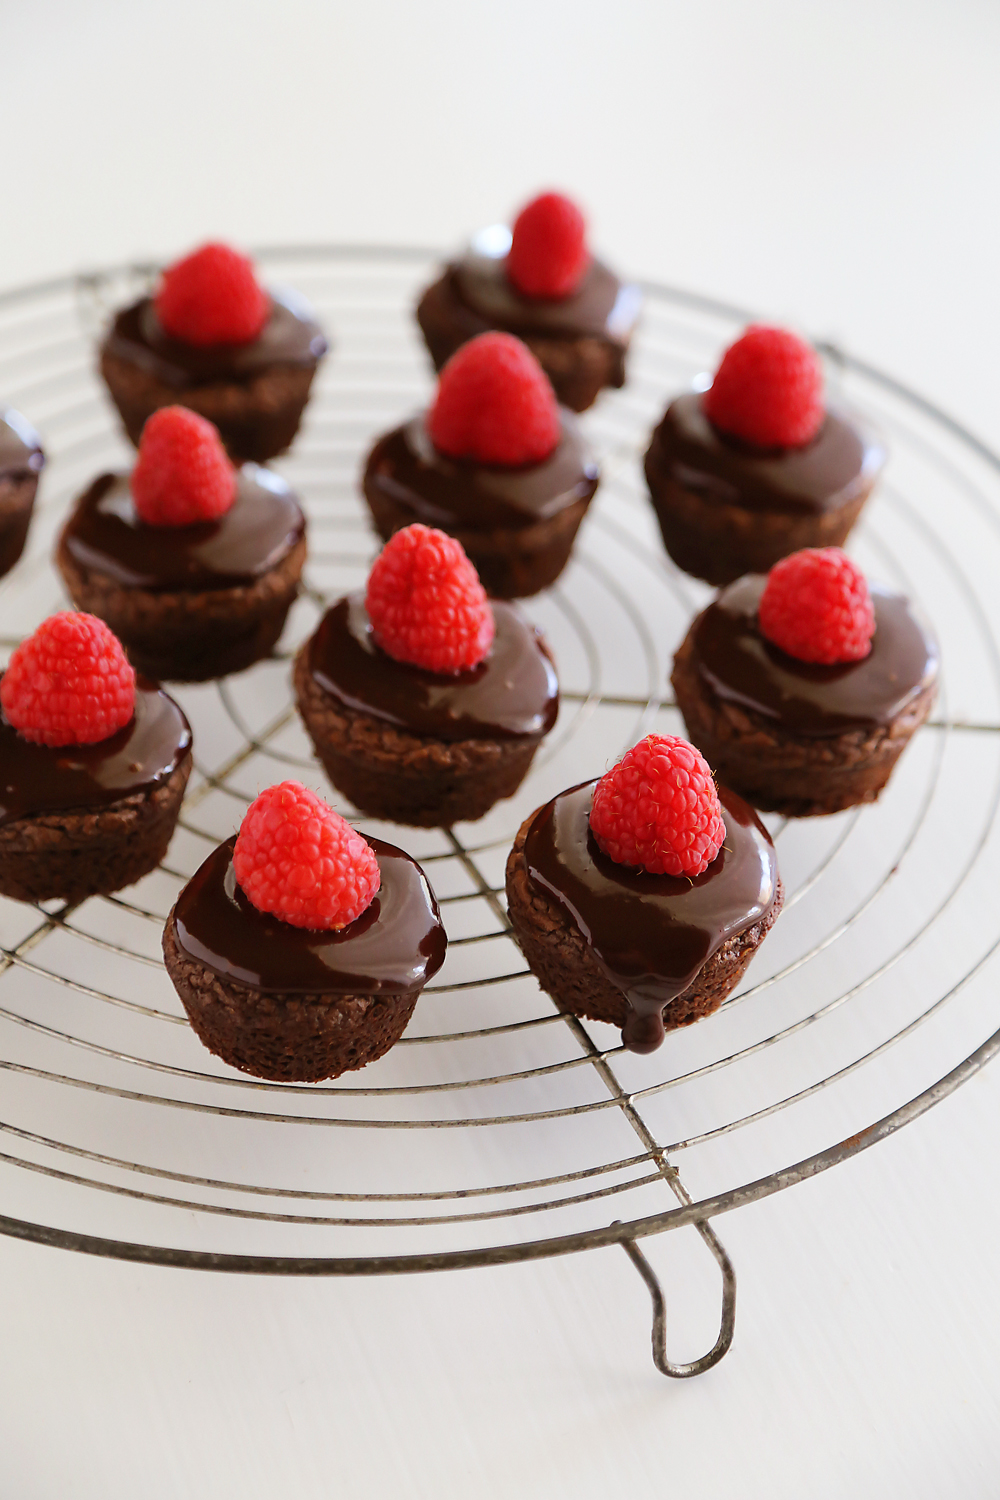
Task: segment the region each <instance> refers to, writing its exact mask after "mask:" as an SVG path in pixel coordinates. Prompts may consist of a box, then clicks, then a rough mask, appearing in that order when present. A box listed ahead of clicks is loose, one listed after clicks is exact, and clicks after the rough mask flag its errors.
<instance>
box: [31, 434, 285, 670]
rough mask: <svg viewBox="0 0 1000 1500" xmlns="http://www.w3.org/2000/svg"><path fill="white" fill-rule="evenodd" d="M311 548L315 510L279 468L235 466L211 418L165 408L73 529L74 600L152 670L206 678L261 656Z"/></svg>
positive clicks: (68, 541) (81, 507)
mask: <svg viewBox="0 0 1000 1500" xmlns="http://www.w3.org/2000/svg"><path fill="white" fill-rule="evenodd" d="M305 556H306V540H305V517H304V516H303V514H302V510H301V507H300V506H299V503H298V501H297V499H296V498H295V495H294V494H293V493H292V491H291V490H290V489H289V488H288V486H287V485H286V484H285V482H284V480H283V479H280V478H279V477H278V475H277V474H275V473H273V472H272V471H271V470H270V469H265V468H262V467H261V466H260V465H258V464H244V465H243V467H242V468H240V469H234V468H233V466H232V464H231V463H230V462H229V459H228V458H227V456H226V452H225V449H224V448H223V446H222V444H221V442H220V441H219V435H218V433H217V432H216V430H215V428H214V427H213V426H212V424H211V423H210V422H206V421H205V419H204V417H199V416H197V415H196V413H194V412H192V411H188V410H186V409H185V408H184V407H182V406H168V407H164V408H162V409H161V410H160V411H157V412H154V413H153V415H152V416H151V417H150V419H149V421H148V422H147V423H146V426H145V429H144V431H143V434H142V441H141V442H140V444H139V455H138V458H137V460H136V465H135V468H134V469H133V470H132V473H131V474H130V475H128V474H102V475H101V476H100V478H99V479H96V480H95V481H94V483H93V484H92V485H91V486H90V488H89V489H88V490H87V491H86V492H85V493H84V494H83V495H81V497H80V498H79V500H78V501H77V502H76V505H75V506H74V508H73V511H72V513H71V515H70V517H69V520H68V521H67V522H66V525H65V526H64V528H63V532H62V535H61V537H60V539H59V544H58V548H57V552H56V562H57V564H58V567H59V569H60V571H61V573H62V575H63V579H64V581H65V583H66V588H67V589H68V591H69V594H70V597H71V598H72V600H73V602H74V603H75V604H77V605H78V606H79V607H80V608H81V609H86V610H89V611H90V612H91V613H92V614H95V615H99V616H100V617H101V619H102V620H106V621H107V623H108V624H109V625H110V626H111V628H112V630H114V631H115V633H116V634H117V635H118V636H119V637H120V639H121V640H122V642H123V643H124V645H125V649H126V650H127V652H128V654H129V659H130V660H131V662H132V663H133V665H134V666H136V667H137V668H138V669H139V670H140V671H143V672H146V673H148V674H149V676H150V677H158V678H166V679H168V680H171V681H175V682H203V681H206V680H207V679H209V678H213V677H222V676H224V675H225V674H226V673H229V672H239V671H242V670H243V668H244V667H248V666H250V665H251V664H252V663H253V662H255V661H259V660H260V658H261V657H263V656H266V655H267V654H268V652H269V651H270V650H271V649H272V647H273V646H274V645H275V643H276V641H277V640H278V637H279V636H280V634H281V631H282V628H283V627H284V623H285V616H286V615H287V614H288V610H289V606H290V605H291V603H292V600H293V599H294V598H295V595H296V593H297V592H298V586H299V578H300V576H301V573H302V565H303V563H304V562H305Z"/></svg>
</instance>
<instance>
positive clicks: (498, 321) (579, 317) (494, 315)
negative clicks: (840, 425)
mask: <svg viewBox="0 0 1000 1500" xmlns="http://www.w3.org/2000/svg"><path fill="white" fill-rule="evenodd" d="M509 249H510V230H509V229H507V227H506V226H505V225H498V224H494V225H491V226H490V227H489V228H488V229H484V230H482V231H481V232H480V233H479V234H478V235H477V236H476V237H475V238H474V239H473V241H472V244H471V245H470V246H469V249H468V250H467V252H466V253H465V255H464V256H463V257H462V258H461V260H458V261H456V262H455V263H454V264H452V265H451V266H449V268H448V273H447V274H448V275H449V277H450V279H451V283H452V286H453V288H454V291H455V295H456V296H457V297H458V298H459V300H460V301H461V302H464V303H465V305H466V307H468V308H471V310H472V311H473V312H475V313H478V314H479V316H480V317H481V318H483V319H484V320H485V321H486V322H487V323H489V325H490V326H491V327H492V328H503V329H505V330H506V331H507V332H508V333H516V334H517V335H518V336H519V337H521V338H526V337H532V336H535V337H548V338H581V337H586V336H590V337H592V338H601V339H607V340H608V342H609V343H612V344H616V345H618V347H619V348H620V350H621V351H622V354H623V355H624V351H625V349H626V347H627V345H628V341H629V338H630V337H631V334H632V330H633V328H634V327H635V323H636V319H637V318H638V315H639V306H640V302H641V294H640V291H639V288H638V287H637V286H633V285H630V284H627V283H623V282H621V281H620V280H619V279H618V277H617V276H616V275H615V274H614V272H613V271H610V270H609V269H608V267H607V266H605V265H603V264H602V263H601V262H600V261H599V260H591V262H590V265H589V266H588V267H587V269H586V271H585V272H584V274H583V279H582V280H581V282H580V285H579V286H578V287H577V289H576V291H575V292H571V293H570V295H569V296H568V297H526V296H525V295H524V294H523V292H519V291H518V290H517V288H516V287H515V286H514V285H513V283H512V282H511V281H509V280H508V277H507V252H508V251H509Z"/></svg>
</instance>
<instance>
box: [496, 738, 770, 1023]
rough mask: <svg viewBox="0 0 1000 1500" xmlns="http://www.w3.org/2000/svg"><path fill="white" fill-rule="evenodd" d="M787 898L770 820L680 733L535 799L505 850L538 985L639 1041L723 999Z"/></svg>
mask: <svg viewBox="0 0 1000 1500" xmlns="http://www.w3.org/2000/svg"><path fill="white" fill-rule="evenodd" d="M782 900H783V890H782V885H781V880H780V879H779V877H778V869H777V864H776V861H775V855H774V846H773V845H772V843H771V840H770V837H769V836H768V833H767V830H766V829H765V828H764V825H763V824H762V823H761V822H760V820H759V819H758V818H757V816H756V814H755V813H754V811H753V809H752V808H750V807H748V806H747V804H746V803H745V802H744V801H743V799H742V798H741V797H738V796H737V795H736V793H735V792H732V791H730V790H729V789H728V787H724V786H720V787H719V788H718V789H716V785H715V782H714V781H713V779H712V772H711V771H710V769H709V767H708V765H707V763H706V761H705V760H704V759H703V757H702V756H701V755H700V754H699V753H698V751H697V750H696V749H695V748H694V746H693V745H689V744H688V743H687V741H686V740H682V739H678V738H677V737H676V736H675V735H659V734H651V735H647V736H646V738H645V739H644V740H640V742H639V744H638V745H636V746H634V747H633V749H631V750H629V751H628V752H627V754H626V755H624V756H623V757H622V759H621V760H620V761H619V762H618V763H617V765H614V766H612V768H611V770H610V771H608V772H606V773H605V775H604V776H602V777H600V778H599V779H598V780H597V781H588V782H584V783H583V784H582V785H581V786H575V787H570V788H569V790H568V791H565V792H562V793H560V795H559V796H558V797H554V798H553V799H552V801H551V802H547V803H546V804H545V806H544V807H540V808H538V809H537V811H535V812H534V813H532V814H531V816H530V817H529V818H527V819H526V820H525V822H524V823H523V824H522V825H521V828H520V831H519V832H518V835H517V838H516V839H515V840H514V847H513V848H512V849H511V852H510V855H509V857H508V859H507V910H508V914H509V916H510V921H511V925H512V927H513V929H514V936H515V938H516V939H517V942H518V944H519V945H520V948H521V951H522V953H523V954H524V956H525V958H526V959H527V961H528V964H529V966H530V968H531V969H532V971H533V972H534V974H535V976H536V978H537V979H538V981H539V983H540V984H541V986H542V988H543V989H544V990H547V991H548V993H549V994H550V995H551V997H552V999H553V1000H554V1001H555V1003H556V1005H557V1006H558V1008H559V1009H560V1010H561V1011H565V1012H568V1013H569V1014H571V1015H576V1016H589V1017H590V1018H591V1019H592V1020H594V1021H608V1022H610V1023H611V1024H612V1025H613V1026H620V1027H621V1029H622V1041H623V1042H624V1044H625V1046H626V1047H627V1048H629V1050H631V1051H633V1052H652V1051H654V1050H655V1049H656V1048H657V1047H658V1046H659V1045H660V1043H661V1042H662V1041H663V1036H664V1031H669V1030H672V1029H674V1028H675V1027H678V1026H687V1025H689V1024H690V1023H691V1022H692V1021H698V1020H700V1019H701V1018H702V1017H703V1016H707V1015H710V1014H711V1013H712V1011H714V1010H717V1009H718V1007H719V1006H720V1005H721V1004H722V1001H723V1000H724V999H725V997H726V996H727V995H728V994H729V993H730V991H731V990H732V989H733V988H734V987H735V985H736V984H737V982H738V980H739V979H740V977H741V976H742V974H743V972H744V970H745V969H746V967H747V965H748V964H749V962H750V960H751V958H752V957H753V955H754V953H755V952H756V950H757V948H758V947H759V946H760V943H761V942H762V941H763V939H764V937H765V935H766V934H767V932H768V931H769V930H770V928H771V927H772V925H773V924H774V921H775V919H776V918H777V915H778V913H779V911H780V910H781V905H782Z"/></svg>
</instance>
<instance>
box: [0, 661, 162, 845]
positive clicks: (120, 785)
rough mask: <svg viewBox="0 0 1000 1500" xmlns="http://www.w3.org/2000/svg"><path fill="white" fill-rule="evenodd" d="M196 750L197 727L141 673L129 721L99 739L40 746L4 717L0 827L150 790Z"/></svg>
mask: <svg viewBox="0 0 1000 1500" xmlns="http://www.w3.org/2000/svg"><path fill="white" fill-rule="evenodd" d="M190 749H191V726H190V725H189V724H188V721H187V719H186V718H185V717H184V715H183V713H182V712H181V710H180V708H179V707H178V706H177V704H176V703H175V702H174V700H173V698H171V697H169V696H168V695H167V694H166V693H165V692H163V690H162V689H161V688H159V687H157V686H156V684H155V683H152V682H148V681H146V680H145V679H143V678H139V679H138V680H137V681H136V687H135V713H134V715H133V717H132V719H131V720H130V722H129V723H128V724H126V725H125V726H124V728H122V729H119V730H117V731H116V732H115V733H114V734H112V735H110V736H109V737H108V738H107V739H106V740H99V741H98V742H97V744H94V745H56V746H52V745H35V744H32V743H31V741H30V740H26V739H23V738H22V737H21V735H19V734H18V732H17V730H16V729H14V728H13V727H12V726H11V725H10V724H8V723H7V720H6V719H4V718H3V717H2V716H0V826H2V825H3V824H6V823H12V822H14V820H15V819H17V818H27V817H37V816H39V815H40V814H42V813H61V812H73V811H74V810H78V809H82V808H92V807H106V806H107V805H108V804H109V803H111V802H118V801H120V800H121V798H123V797H130V796H133V795H134V794H135V793H136V792H151V791H153V790H154V789H155V788H156V787H157V786H159V785H160V784H161V782H164V781H167V780H168V779H169V778H170V777H171V776H172V775H173V773H174V772H175V771H176V770H177V768H178V766H179V765H180V764H181V762H182V760H183V759H184V757H185V756H186V755H187V753H188V751H189V750H190Z"/></svg>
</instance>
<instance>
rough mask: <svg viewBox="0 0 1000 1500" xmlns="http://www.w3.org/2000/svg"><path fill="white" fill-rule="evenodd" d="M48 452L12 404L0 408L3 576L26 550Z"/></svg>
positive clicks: (0, 557)
mask: <svg viewBox="0 0 1000 1500" xmlns="http://www.w3.org/2000/svg"><path fill="white" fill-rule="evenodd" d="M44 463H45V455H44V453H43V452H42V445H41V441H40V439H39V436H38V433H37V432H35V430H34V428H33V427H31V426H30V425H29V424H28V423H27V422H26V421H25V420H24V418H23V417H22V416H21V414H20V412H16V411H14V410H12V408H10V407H6V408H4V407H0V576H2V575H3V574H4V573H9V572H10V570H11V568H12V567H13V566H14V564H15V563H16V562H17V560H18V558H19V557H20V556H21V553H22V552H23V551H24V544H25V542H26V541H27V539H28V527H29V525H30V524H31V512H32V508H33V507H34V504H35V492H36V490H37V489H38V476H39V474H40V473H41V472H42V466H43V465H44Z"/></svg>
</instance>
